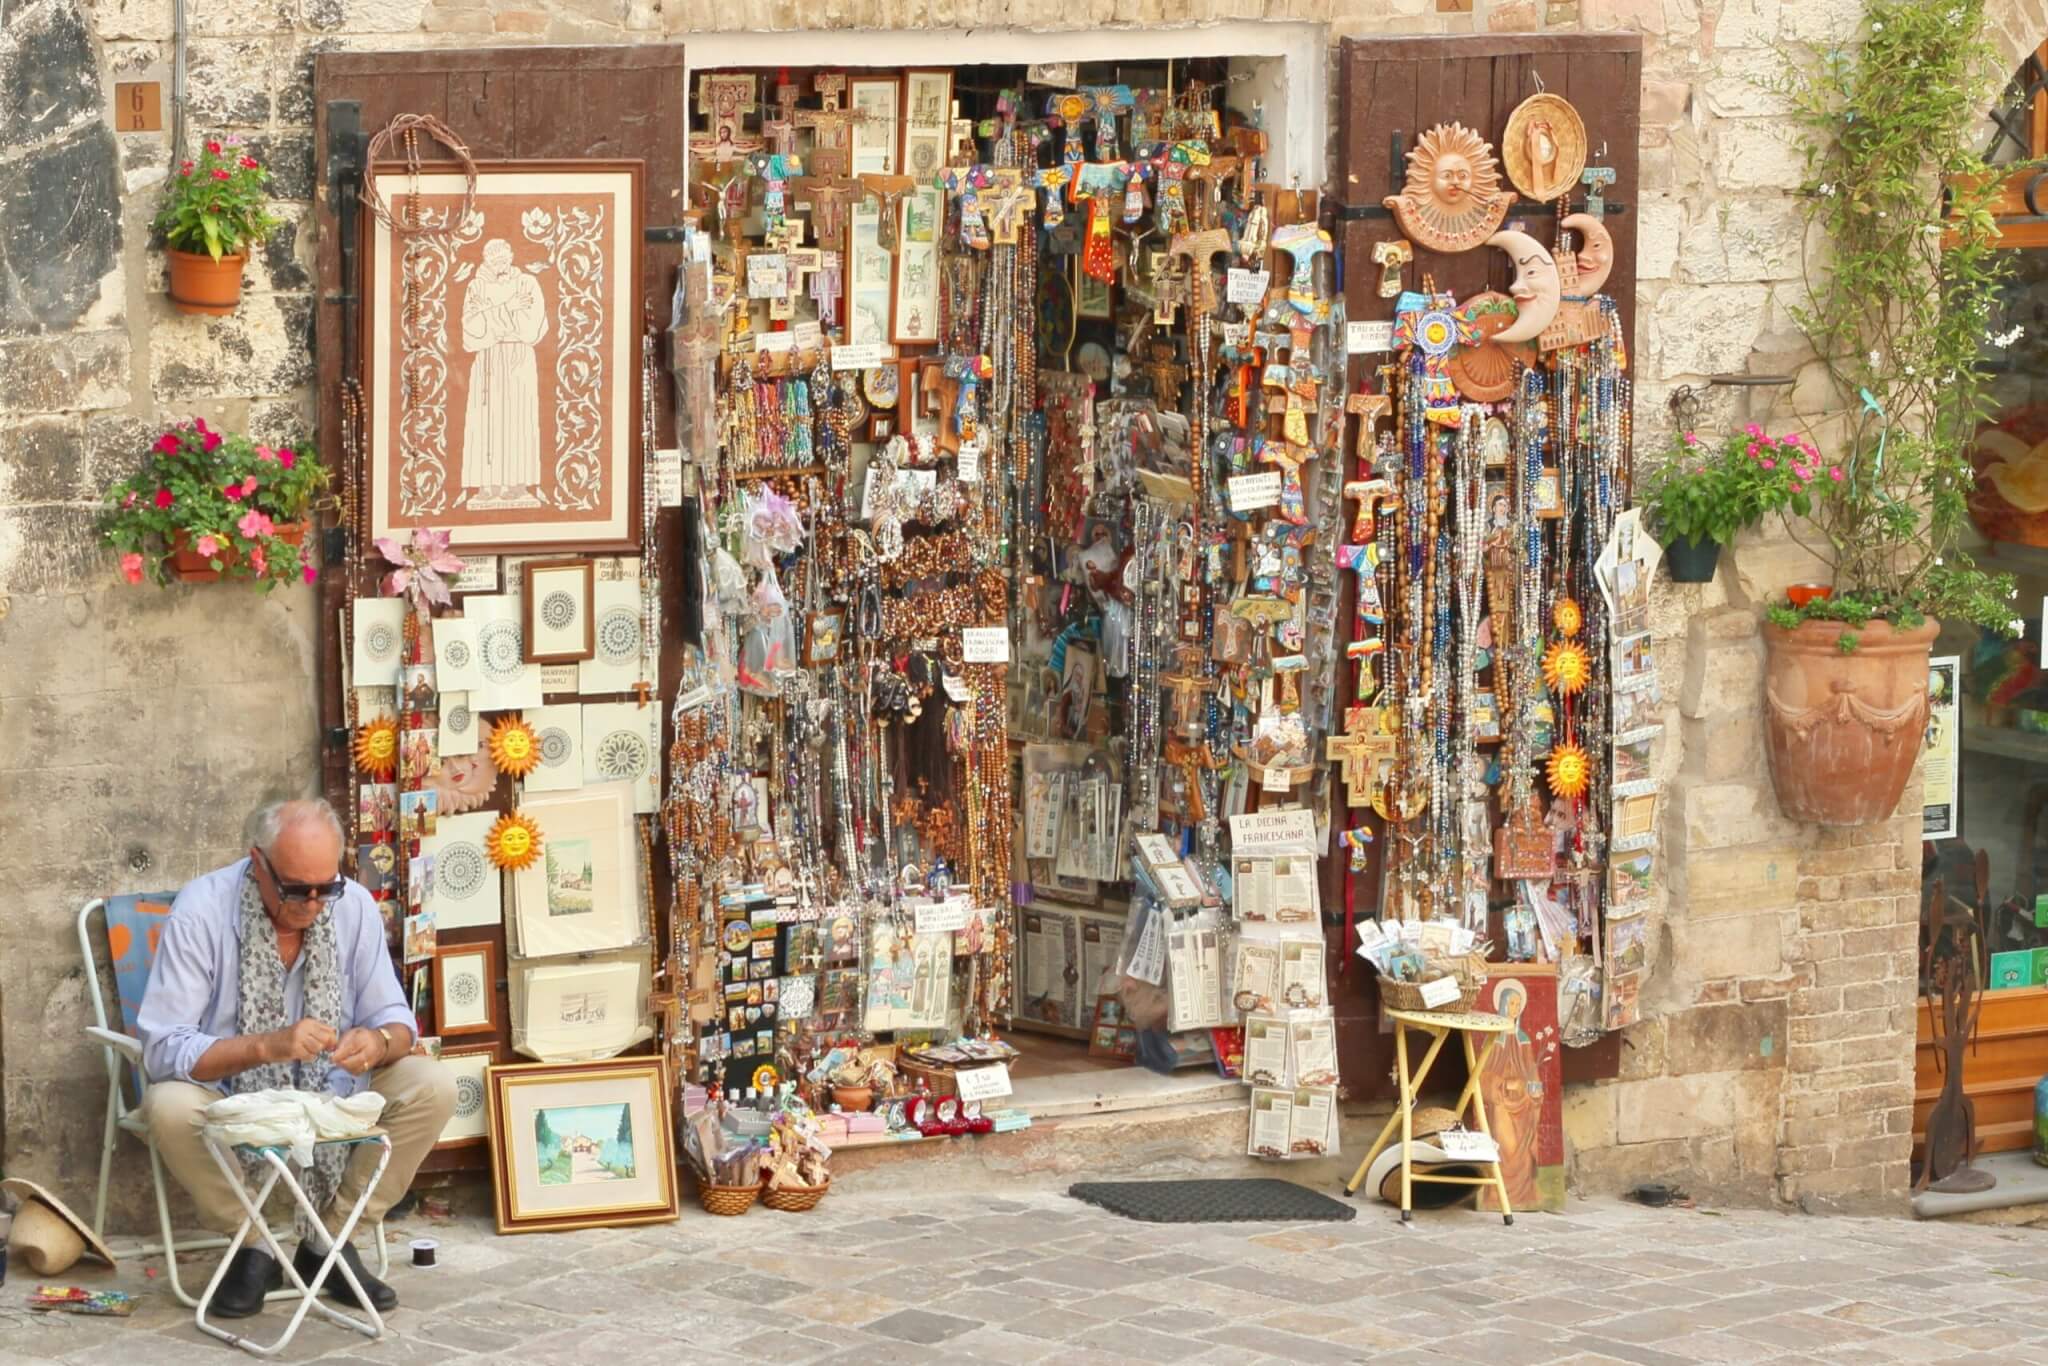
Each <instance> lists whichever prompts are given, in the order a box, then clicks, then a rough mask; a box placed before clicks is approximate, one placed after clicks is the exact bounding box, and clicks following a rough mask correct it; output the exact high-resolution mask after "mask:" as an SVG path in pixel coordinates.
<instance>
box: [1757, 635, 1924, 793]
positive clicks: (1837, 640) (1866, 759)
mask: <svg viewBox="0 0 2048 1366" xmlns="http://www.w3.org/2000/svg"><path fill="white" fill-rule="evenodd" d="M1940 630H1941V625H1940V623H1939V622H1936V621H1934V620H1932V619H1931V618H1930V619H1927V620H1925V621H1923V622H1922V623H1921V624H1920V625H1918V626H1915V627H1911V628H1901V627H1897V626H1894V625H1892V624H1891V623H1890V622H1885V621H1874V622H1871V623H1870V624H1868V625H1866V626H1863V627H1861V628H1857V627H1852V626H1847V625H1845V624H1843V623H1841V622H1838V621H1818V620H1815V621H1803V622H1800V623H1799V624H1798V625H1797V626H1793V627H1789V628H1788V627H1785V626H1782V625H1778V624H1776V623H1771V624H1767V625H1766V626H1765V627H1764V643H1765V646H1766V653H1765V662H1764V721H1765V725H1766V728H1767V730H1768V732H1769V735H1770V754H1771V784H1772V786H1773V787H1774V788H1776V789H1777V793H1778V806H1779V808H1780V809H1782V810H1783V811H1784V813H1785V814H1786V815H1787V816H1789V817H1791V818H1792V819H1793V820H1797V821H1812V822H1815V823H1816V824H1820V825H1869V824H1872V823H1874V822H1876V821H1881V820H1885V819H1887V818H1888V817H1889V816H1891V814H1892V813H1893V812H1894V811H1896V810H1897V809H1898V805H1899V797H1900V795H1901V794H1902V793H1904V792H1905V790H1906V780H1907V779H1908V778H1910V777H1911V776H1912V773H1913V764H1914V761H1915V760H1917V759H1918V758H1919V757H1920V745H1921V738H1922V736H1924V735H1925V733H1926V730H1927V654H1928V650H1929V648H1930V647H1931V646H1932V645H1933V643H1934V638H1935V636H1936V635H1937V634H1939V633H1940ZM1845 646H1846V647H1847V648H1845Z"/></svg>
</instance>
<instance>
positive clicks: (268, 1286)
mask: <svg viewBox="0 0 2048 1366" xmlns="http://www.w3.org/2000/svg"><path fill="white" fill-rule="evenodd" d="M283 1284H284V1271H283V1270H282V1269H281V1268H280V1267H279V1266H278V1264H277V1259H276V1258H274V1257H272V1256H271V1255H270V1254H269V1253H268V1252H263V1251H259V1250H258V1249H256V1248H253V1247H245V1248H243V1249H242V1250H241V1251H240V1252H237V1253H236V1254H235V1259H234V1260H233V1261H231V1262H229V1263H228V1271H227V1275H225V1276H222V1277H221V1278H220V1287H219V1288H218V1289H217V1290H215V1291H214V1292H213V1300H212V1302H211V1303H210V1304H208V1305H207V1309H208V1311H209V1312H211V1313H213V1314H217V1315H219V1316H220V1317H221V1318H224V1319H246V1318H248V1317H249V1316H250V1315H251V1314H255V1313H260V1312H261V1311H262V1309H263V1297H264V1296H265V1295H267V1294H269V1293H270V1292H271V1291H273V1290H276V1289H277V1288H278V1287H280V1286H282V1285H283Z"/></svg>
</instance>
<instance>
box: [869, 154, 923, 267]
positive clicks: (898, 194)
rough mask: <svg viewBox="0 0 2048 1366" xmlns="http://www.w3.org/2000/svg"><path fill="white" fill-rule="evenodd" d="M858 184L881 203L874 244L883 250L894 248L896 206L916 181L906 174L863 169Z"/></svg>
mask: <svg viewBox="0 0 2048 1366" xmlns="http://www.w3.org/2000/svg"><path fill="white" fill-rule="evenodd" d="M860 184H861V188H862V189H864V190H866V191H867V192H868V193H869V194H871V195H873V196H874V197H875V198H876V199H877V200H878V201H880V203H881V208H882V213H881V217H880V218H879V219H878V220H877V221H876V224H875V243H876V245H877V246H879V247H881V249H882V250H883V251H894V250H896V220H897V218H898V217H900V215H899V214H898V212H897V206H898V205H899V204H901V203H902V202H903V196H904V195H907V194H909V193H910V192H911V191H912V190H913V189H915V188H916V187H917V182H916V181H915V180H913V179H911V178H910V177H909V176H907V175H876V174H875V173H874V172H872V171H863V172H862V173H861V177H860Z"/></svg>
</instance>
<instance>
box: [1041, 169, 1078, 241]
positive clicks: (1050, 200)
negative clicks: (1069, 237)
mask: <svg viewBox="0 0 2048 1366" xmlns="http://www.w3.org/2000/svg"><path fill="white" fill-rule="evenodd" d="M1073 178H1074V171H1073V168H1072V167H1070V166H1051V167H1048V168H1046V169H1045V170H1042V171H1040V172H1038V173H1037V174H1036V175H1034V176H1032V178H1031V183H1032V184H1033V185H1035V186H1037V187H1038V188H1039V189H1041V190H1044V191H1045V226H1047V227H1048V228H1056V227H1058V226H1059V225H1060V224H1062V223H1064V222H1066V221H1067V201H1066V188H1067V183H1068V182H1069V181H1071V180H1072V179H1073Z"/></svg>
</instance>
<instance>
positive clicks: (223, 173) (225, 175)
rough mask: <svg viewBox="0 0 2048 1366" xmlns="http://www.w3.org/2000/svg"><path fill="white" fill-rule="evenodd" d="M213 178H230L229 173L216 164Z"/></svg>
mask: <svg viewBox="0 0 2048 1366" xmlns="http://www.w3.org/2000/svg"><path fill="white" fill-rule="evenodd" d="M213 178H214V179H215V180H226V179H228V173H227V172H226V171H224V170H222V169H221V168H220V167H218V166H216V167H214V168H213Z"/></svg>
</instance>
